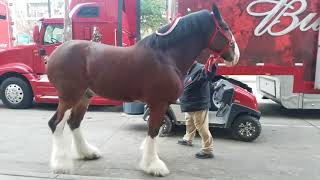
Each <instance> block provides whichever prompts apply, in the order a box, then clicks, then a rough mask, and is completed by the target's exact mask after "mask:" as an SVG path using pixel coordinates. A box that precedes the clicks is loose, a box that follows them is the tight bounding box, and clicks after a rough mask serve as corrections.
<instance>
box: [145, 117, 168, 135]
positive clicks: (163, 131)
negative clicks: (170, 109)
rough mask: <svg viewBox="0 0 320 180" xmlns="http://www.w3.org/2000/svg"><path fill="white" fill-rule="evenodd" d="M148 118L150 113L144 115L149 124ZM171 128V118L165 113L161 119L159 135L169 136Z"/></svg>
mask: <svg viewBox="0 0 320 180" xmlns="http://www.w3.org/2000/svg"><path fill="white" fill-rule="evenodd" d="M149 118H150V115H148V116H147V117H146V121H147V124H148V126H149ZM173 129H174V125H173V123H172V121H171V119H170V118H169V116H168V115H165V116H164V119H163V125H162V126H161V127H160V129H159V137H165V136H170V135H171V132H172V130H173Z"/></svg>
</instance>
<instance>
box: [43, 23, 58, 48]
mask: <svg viewBox="0 0 320 180" xmlns="http://www.w3.org/2000/svg"><path fill="white" fill-rule="evenodd" d="M62 39H63V26H62V25H48V26H47V28H46V32H45V34H44V38H43V44H57V43H62Z"/></svg>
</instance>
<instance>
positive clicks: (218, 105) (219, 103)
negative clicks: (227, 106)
mask: <svg viewBox="0 0 320 180" xmlns="http://www.w3.org/2000/svg"><path fill="white" fill-rule="evenodd" d="M213 104H214V105H215V106H216V107H217V108H220V106H221V102H218V101H216V100H213Z"/></svg>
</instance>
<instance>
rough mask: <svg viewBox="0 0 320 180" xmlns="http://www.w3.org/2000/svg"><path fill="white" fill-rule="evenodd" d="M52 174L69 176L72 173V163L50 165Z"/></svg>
mask: <svg viewBox="0 0 320 180" xmlns="http://www.w3.org/2000/svg"><path fill="white" fill-rule="evenodd" d="M51 168H52V171H53V173H54V174H70V173H71V171H72V162H65V164H61V163H60V164H57V163H56V164H53V163H52V164H51Z"/></svg>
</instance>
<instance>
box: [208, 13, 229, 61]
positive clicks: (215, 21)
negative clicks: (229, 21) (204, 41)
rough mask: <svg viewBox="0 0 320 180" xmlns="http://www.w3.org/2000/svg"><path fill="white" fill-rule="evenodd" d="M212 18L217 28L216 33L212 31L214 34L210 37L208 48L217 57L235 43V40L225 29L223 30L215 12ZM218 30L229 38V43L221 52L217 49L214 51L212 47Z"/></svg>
mask: <svg viewBox="0 0 320 180" xmlns="http://www.w3.org/2000/svg"><path fill="white" fill-rule="evenodd" d="M212 19H213V22H214V23H215V25H216V28H215V31H214V33H212V35H211V37H210V40H209V44H208V49H209V51H210V53H211V54H213V55H215V56H216V57H220V56H221V55H222V54H223V53H224V51H225V50H226V49H228V48H229V47H230V46H232V45H233V44H234V40H233V39H231V38H230V37H228V35H227V34H226V33H225V32H224V31H222V28H221V27H220V25H219V23H218V22H217V19H216V18H215V17H214V15H213V14H212ZM218 32H220V33H221V34H222V35H223V36H224V37H225V38H226V39H227V40H228V42H229V43H228V44H227V45H226V46H225V47H224V48H223V49H221V50H220V51H219V52H216V51H213V50H212V49H211V48H210V47H211V46H212V44H214V41H215V39H216V36H217V34H218Z"/></svg>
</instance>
